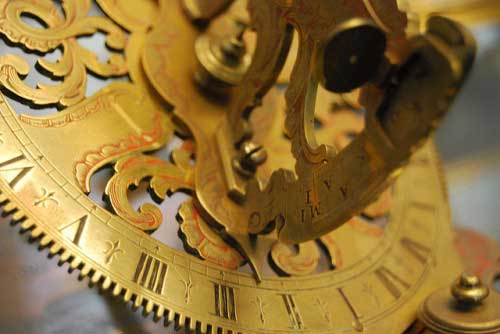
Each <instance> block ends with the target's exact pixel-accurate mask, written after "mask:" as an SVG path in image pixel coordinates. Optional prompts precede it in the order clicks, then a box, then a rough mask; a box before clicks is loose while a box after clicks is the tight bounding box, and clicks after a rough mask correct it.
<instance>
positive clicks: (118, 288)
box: [112, 283, 123, 297]
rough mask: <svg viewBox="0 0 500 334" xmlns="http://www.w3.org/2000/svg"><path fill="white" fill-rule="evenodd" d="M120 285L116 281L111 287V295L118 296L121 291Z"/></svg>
mask: <svg viewBox="0 0 500 334" xmlns="http://www.w3.org/2000/svg"><path fill="white" fill-rule="evenodd" d="M122 290H123V289H122V287H121V285H120V284H118V283H116V284H115V286H114V287H113V291H112V294H113V296H115V297H116V296H118V295H119V294H120V293H121V292H122Z"/></svg>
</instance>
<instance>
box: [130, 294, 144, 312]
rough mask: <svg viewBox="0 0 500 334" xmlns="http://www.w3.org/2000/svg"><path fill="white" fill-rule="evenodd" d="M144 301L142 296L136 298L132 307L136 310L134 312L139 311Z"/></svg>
mask: <svg viewBox="0 0 500 334" xmlns="http://www.w3.org/2000/svg"><path fill="white" fill-rule="evenodd" d="M142 301H143V298H142V296H135V298H134V304H133V305H132V308H133V309H134V311H137V310H138V309H139V307H141V305H142Z"/></svg>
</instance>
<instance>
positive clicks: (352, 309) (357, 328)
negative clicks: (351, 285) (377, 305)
mask: <svg viewBox="0 0 500 334" xmlns="http://www.w3.org/2000/svg"><path fill="white" fill-rule="evenodd" d="M337 291H338V292H339V294H340V296H341V297H342V299H343V300H344V302H345V303H346V305H347V307H348V308H349V311H350V312H351V314H352V316H353V317H354V320H353V321H352V328H353V329H354V330H355V331H356V332H362V331H364V326H363V324H362V323H361V320H360V319H361V315H360V314H359V313H358V311H357V310H356V308H355V307H354V305H353V304H352V303H351V301H350V300H349V298H347V295H346V293H345V292H344V289H343V288H337Z"/></svg>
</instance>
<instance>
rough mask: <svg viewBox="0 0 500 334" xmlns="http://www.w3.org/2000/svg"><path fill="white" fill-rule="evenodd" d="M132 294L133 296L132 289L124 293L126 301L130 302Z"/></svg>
mask: <svg viewBox="0 0 500 334" xmlns="http://www.w3.org/2000/svg"><path fill="white" fill-rule="evenodd" d="M132 296H133V294H132V291H130V290H128V289H127V290H126V291H125V294H124V295H123V301H124V302H125V303H128V302H129V301H130V300H131V299H132Z"/></svg>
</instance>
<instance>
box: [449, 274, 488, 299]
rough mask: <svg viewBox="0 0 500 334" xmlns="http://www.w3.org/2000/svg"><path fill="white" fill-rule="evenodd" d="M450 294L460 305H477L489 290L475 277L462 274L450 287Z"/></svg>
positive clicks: (486, 295)
mask: <svg viewBox="0 0 500 334" xmlns="http://www.w3.org/2000/svg"><path fill="white" fill-rule="evenodd" d="M451 294H452V295H453V297H455V299H456V300H457V301H458V302H459V303H461V304H466V305H479V304H481V302H482V301H483V300H485V299H486V297H488V295H489V294H490V290H489V289H488V287H487V286H485V285H484V284H483V283H482V282H481V280H480V279H479V277H477V276H476V275H473V274H470V273H463V274H462V275H461V276H460V277H459V278H458V279H457V280H456V281H455V283H454V284H453V286H452V287H451Z"/></svg>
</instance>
